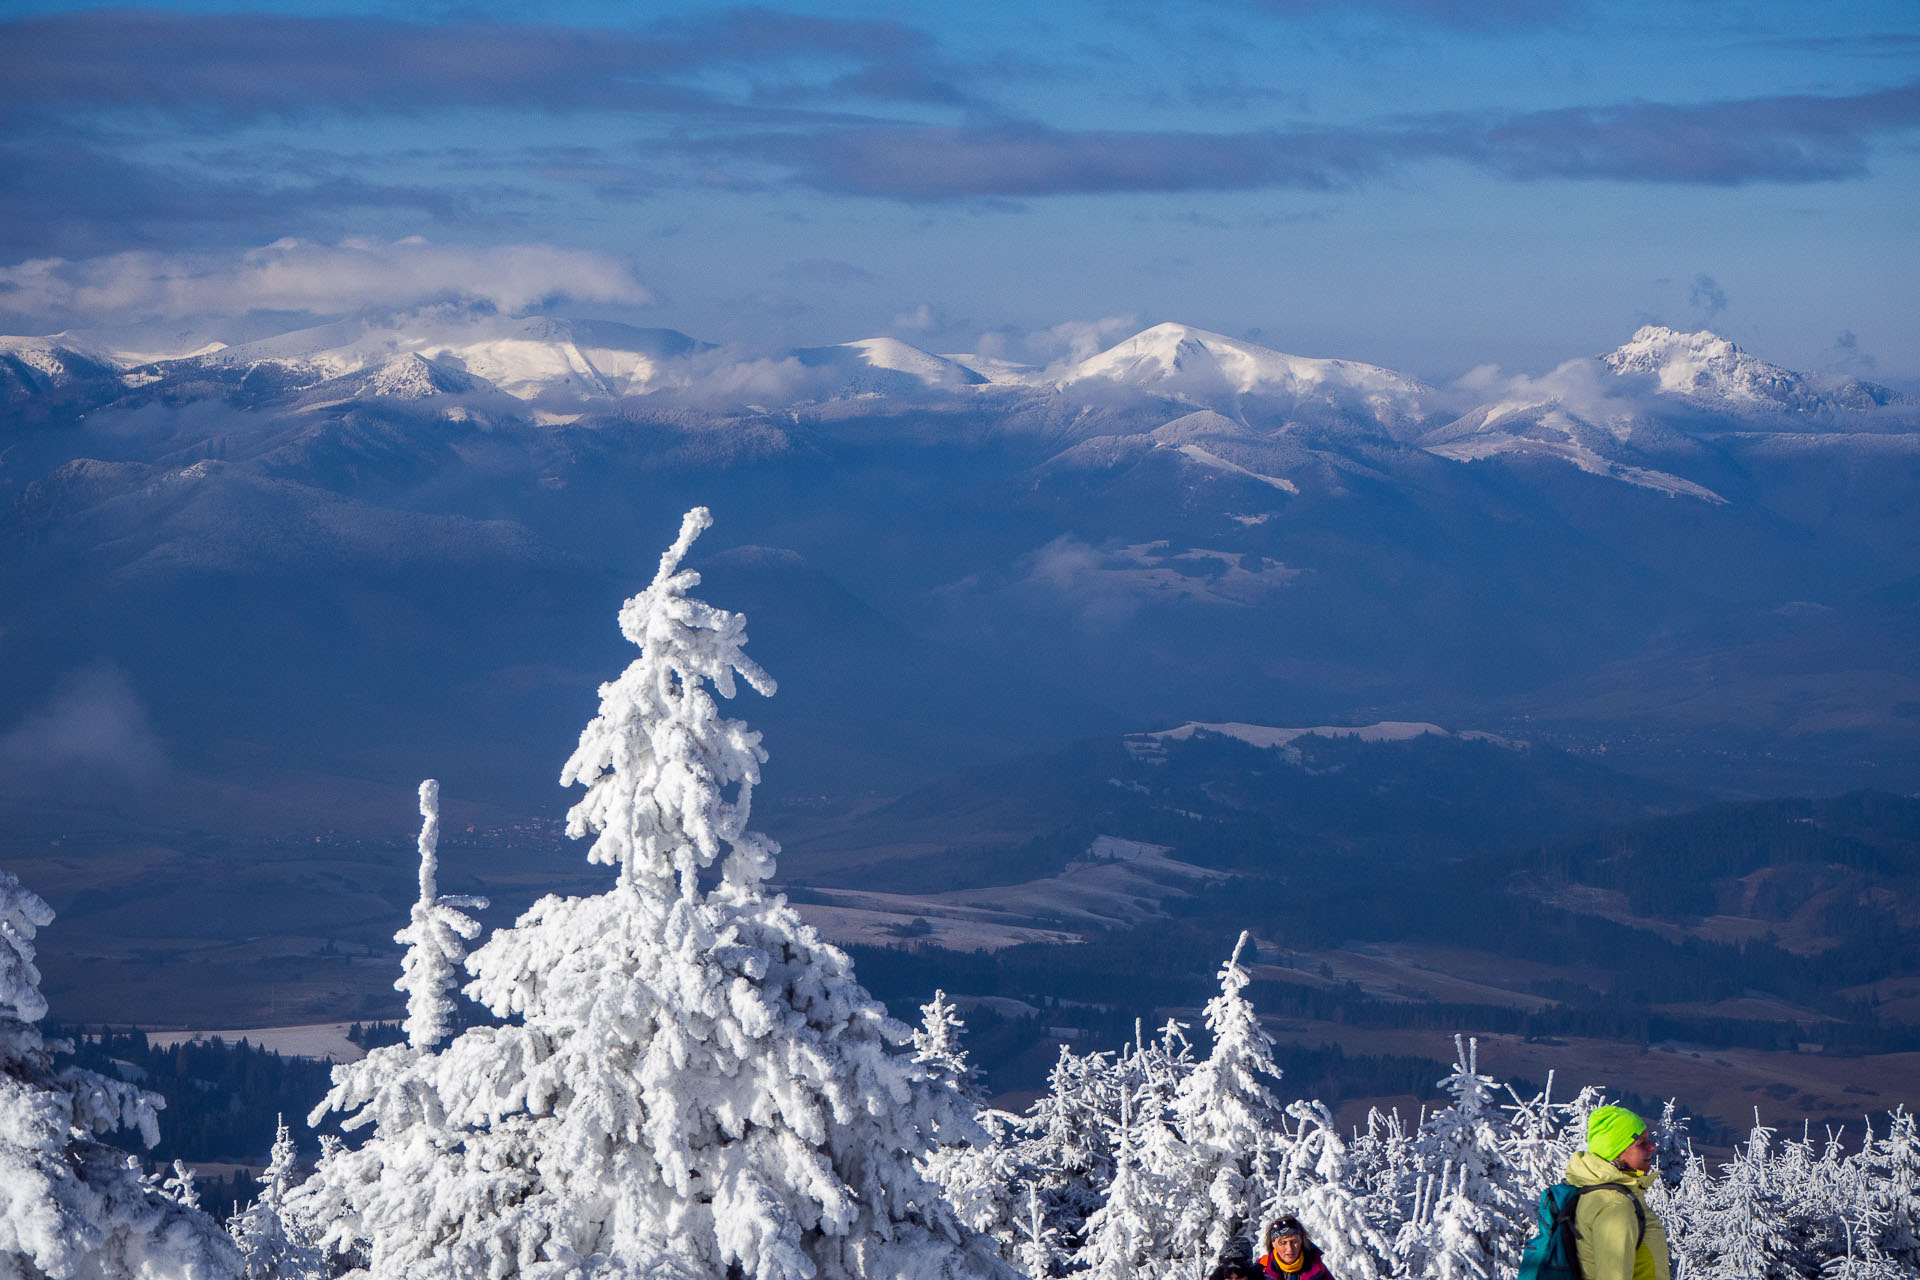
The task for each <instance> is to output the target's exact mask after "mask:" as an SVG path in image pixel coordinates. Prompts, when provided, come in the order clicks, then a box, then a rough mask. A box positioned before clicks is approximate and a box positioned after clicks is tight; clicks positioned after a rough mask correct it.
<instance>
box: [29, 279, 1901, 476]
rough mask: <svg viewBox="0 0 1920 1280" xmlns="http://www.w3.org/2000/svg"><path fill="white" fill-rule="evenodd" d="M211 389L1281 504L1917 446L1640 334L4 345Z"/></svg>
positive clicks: (36, 393)
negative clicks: (1064, 342)
mask: <svg viewBox="0 0 1920 1280" xmlns="http://www.w3.org/2000/svg"><path fill="white" fill-rule="evenodd" d="M970 362H971V363H970ZM214 395H217V396H219V397H222V398H224V399H226V400H227V401H228V402H229V403H234V402H238V403H245V404H248V405H252V406H255V407H264V406H268V405H272V404H275V403H286V404H293V405H297V406H299V407H301V408H304V409H307V410H310V411H318V410H328V409H337V408H338V407H339V406H342V405H347V404H352V403H354V402H358V401H386V402H389V403H392V402H428V401H431V402H437V403H438V404H439V405H440V406H441V409H440V411H441V412H444V413H447V414H451V415H453V416H456V417H465V416H468V415H470V414H473V413H476V412H477V413H479V414H481V415H482V416H483V417H485V418H487V419H489V420H499V419H503V418H505V419H511V418H516V417H517V418H525V419H527V420H528V421H531V422H534V423H538V424H543V425H550V424H553V423H559V422H570V421H574V420H576V419H578V418H580V417H581V416H582V415H587V416H592V415H594V414H595V413H606V412H610V411H615V412H618V411H625V410H626V409H628V408H629V407H632V406H635V405H638V406H640V407H641V408H643V409H644V408H645V407H646V406H649V405H658V406H660V407H666V406H674V407H676V408H682V409H684V408H693V409H696V410H700V411H704V412H720V413H723V414H729V415H735V414H738V412H739V411H740V410H741V409H743V408H747V409H750V410H755V411H767V410H773V409H782V408H793V409H800V410H804V409H806V408H807V407H808V406H838V408H837V409H836V410H835V412H837V413H842V414H844V413H846V412H849V411H853V412H860V411H866V412H876V411H877V412H885V411H886V408H887V406H888V405H889V404H891V403H893V402H899V401H914V402H920V403H925V402H928V401H935V402H942V403H944V404H946V405H948V406H949V407H955V406H957V407H962V408H964V407H966V406H969V405H974V404H979V405H990V406H993V411H994V412H996V413H999V414H1000V415H1002V416H1003V417H1004V418H1005V419H1006V420H1007V421H1009V422H1025V423H1027V424H1029V425H1030V426H1039V427H1041V428H1043V429H1044V430H1046V431H1049V432H1051V433H1052V434H1053V435H1055V436H1057V437H1063V438H1062V441H1061V442H1062V444H1063V446H1064V447H1065V448H1066V450H1067V452H1065V453H1063V454H1062V456H1061V458H1060V460H1059V464H1058V465H1059V466H1063V467H1068V468H1072V467H1086V466H1095V467H1106V468H1111V467H1114V466H1117V465H1125V464H1129V463H1132V462H1137V461H1139V460H1140V459H1141V458H1143V457H1145V456H1146V455H1147V454H1150V453H1152V452H1154V451H1166V452H1168V453H1169V454H1170V455H1172V456H1177V457H1179V458H1180V459H1182V460H1183V462H1184V465H1186V466H1188V467H1190V468H1195V469H1199V470H1203V471H1204V470H1209V469H1210V470H1212V471H1214V472H1217V473H1234V474H1240V475H1243V476H1246V477H1249V478H1252V479H1254V480H1257V481H1259V482H1261V483H1265V484H1267V485H1270V486H1272V487H1273V488H1276V489H1279V490H1281V491H1285V492H1292V493H1298V492H1300V485H1301V483H1302V475H1301V473H1302V472H1304V471H1308V470H1312V469H1314V468H1316V467H1317V468H1318V469H1319V471H1320V472H1321V473H1322V474H1323V476H1324V475H1329V474H1331V471H1330V470H1329V468H1331V469H1332V470H1340V469H1342V468H1343V467H1346V466H1347V465H1348V463H1349V462H1350V461H1351V459H1348V460H1347V461H1342V460H1341V459H1340V458H1338V457H1334V458H1332V459H1331V460H1330V459H1329V456H1328V450H1329V449H1331V450H1332V451H1333V453H1334V454H1336V455H1338V454H1342V453H1350V452H1351V449H1352V448H1353V447H1355V446H1364V445H1365V444H1366V443H1367V442H1368V441H1377V442H1379V443H1380V444H1382V445H1387V444H1391V445H1394V446H1401V447H1407V448H1414V449H1419V450H1423V451H1425V452H1427V453H1430V454H1432V455H1434V456H1436V457H1440V458H1445V459H1449V460H1452V461H1456V462H1477V461H1483V460H1487V459H1506V460H1509V461H1515V460H1523V459H1524V460H1528V461H1535V460H1538V461H1547V462H1552V463H1558V464H1565V465H1571V466H1572V467H1575V468H1577V469H1579V470H1581V471H1583V472H1586V473H1588V474H1590V475H1593V476H1598V477H1603V478H1606V479H1610V480H1613V481H1617V482H1622V483H1626V484H1631V485H1635V486H1639V487H1642V488H1647V489H1652V490H1655V491H1658V492H1661V493H1665V494H1669V495H1672V496H1675V497H1684V498H1689V499H1696V500H1700V501H1705V502H1709V503H1715V502H1721V501H1724V498H1723V495H1721V494H1720V493H1719V492H1717V491H1716V490H1715V488H1714V487H1713V484H1712V482H1711V480H1708V479H1703V478H1702V477H1701V476H1699V475H1690V474H1688V471H1689V468H1688V467H1687V466H1686V465H1685V462H1684V460H1685V459H1686V458H1688V457H1690V456H1693V455H1696V454H1697V452H1698V450H1697V447H1696V446H1697V442H1698V441H1700V440H1702V439H1710V438H1714V437H1720V436H1726V435H1729V434H1743V433H1744V434H1752V435H1760V434H1771V435H1779V436H1824V437H1847V436H1855V435H1879V436H1890V437H1902V436H1915V435H1920V404H1916V402H1915V401H1913V400H1912V399H1911V398H1910V397H1906V396H1903V395H1901V394H1899V393H1897V392H1894V391H1892V390H1889V389H1888V388H1885V387H1879V386H1875V385H1873V384H1870V383H1865V382H1861V381H1859V380H1857V379H1850V378H1837V377H1821V376H1817V375H1809V374H1801V373H1796V372H1793V371H1791V370H1788V369H1784V368H1782V367H1780V366H1778V365H1774V364H1769V363H1768V362H1766V361H1764V360H1760V359H1758V358H1756V357H1754V356H1752V355H1750V354H1748V353H1747V352H1745V351H1743V350H1741V349H1740V348H1739V347H1737V346H1735V345H1734V344H1733V343H1731V342H1728V341H1727V340H1726V339H1724V338H1721V337H1719V336H1718V335H1715V334H1712V333H1706V332H1700V333H1678V332H1675V331H1673V330H1671V329H1665V328H1660V327H1657V326H1647V327H1644V328H1642V329H1641V330H1639V331H1638V332H1637V333H1635V334H1634V335H1633V336H1632V337H1631V338H1630V339H1629V340H1628V341H1627V342H1626V343H1624V344H1622V345H1621V346H1620V347H1619V348H1617V349H1616V350H1614V351H1610V352H1607V353H1605V354H1603V355H1600V356H1597V357H1592V358H1583V359H1576V360H1572V361H1569V362H1567V363H1566V364H1564V365H1562V366H1561V367H1560V368H1558V369H1556V370H1554V371H1553V372H1552V373H1550V374H1547V375H1545V376H1542V377H1537V378H1530V377H1524V376H1522V377H1512V378H1501V377H1499V376H1497V375H1486V374H1484V373H1482V374H1476V375H1475V376H1473V377H1470V378H1469V379H1466V380H1463V381H1462V382H1461V383H1459V384H1456V385H1454V386H1451V387H1445V388H1439V387H1433V386H1429V385H1427V384H1424V383H1422V382H1421V381H1419V380H1418V379H1415V378H1411V377H1408V376H1406V375H1404V374H1400V373H1396V372H1394V371H1393V370H1390V369H1384V368H1380V367H1378V366H1375V365H1369V364H1363V363H1359V362H1356V361H1350V360H1336V359H1319V358H1308V357H1304V356H1297V355H1290V354H1287V353H1284V352H1280V351H1274V350H1271V349H1269V348H1266V347H1262V346H1259V345H1257V344H1254V343H1251V342H1247V341H1243V340H1240V339H1235V338H1229V337H1226V336H1224V335H1221V334H1217V333H1210V332H1208V331H1206V330H1204V329H1198V328H1194V327H1191V326H1188V325H1181V324H1172V323H1165V324H1156V325H1153V326H1152V327H1150V328H1147V329H1145V330H1143V331H1141V332H1140V333H1137V334H1135V335H1133V336H1132V337H1129V338H1127V339H1125V340H1123V341H1121V342H1119V343H1116V344H1115V345H1114V346H1112V347H1109V348H1108V349H1106V350H1104V351H1101V352H1099V353H1097V354H1095V355H1093V356H1091V357H1089V358H1087V359H1084V360H1081V361H1079V362H1077V363H1074V364H1071V365H1067V366H1064V367H1056V368H1051V369H1043V368H1038V367H1030V366H1021V365H1017V364H1013V363H1010V362H1008V361H1005V360H999V359H995V360H988V359H985V358H982V357H978V356H968V355H939V354H936V353H933V352H930V351H925V350H922V349H920V348H918V347H914V346H912V345H910V344H908V343H906V342H903V341H901V340H899V339H897V338H891V337H875V338H864V339H859V340H855V341H852V342H846V343H841V344H838V345H834V346H823V347H805V348H797V349H793V350H790V351H786V352H774V353H763V354H744V353H740V352H735V351H730V350H725V349H722V348H719V347H716V346H714V345H713V344H710V343H704V342H700V341H698V340H696V339H694V338H692V337H689V336H688V335H686V334H683V333H680V332H677V331H675V330H670V329H642V328H634V327H631V326H627V325H620V324H613V323H608V322H604V321H587V320H568V319H561V318H556V317H550V316H533V317H514V316H503V315H499V314H495V313H492V312H485V311H476V310H473V309H470V308H459V307H450V306H449V307H434V308H426V309H421V310H417V311H412V312H406V313H399V314H381V315H363V316H356V317H349V318H345V319H341V320H338V321H335V322H332V323H328V324H323V325H319V326H316V327H313V328H307V329H300V330H295V331H291V332H287V333H282V334H279V335H276V336H274V337H270V338H264V339H259V340H255V341H250V342H245V343H239V344H236V345H232V346H222V345H220V344H218V343H214V344H210V345H207V346H204V347H202V348H200V349H198V350H195V351H192V352H190V353H187V354H183V355H180V356H175V357H171V358H155V357H153V356H152V355H151V354H150V353H114V352H109V351H106V350H104V349H102V348H101V347H100V346H99V345H98V344H89V343H87V342H84V341H79V340H69V339H67V338H65V337H63V336H62V335H53V336H51V337H25V338H0V398H4V400H5V402H6V403H8V404H9V405H11V406H13V407H14V408H16V409H20V410H23V411H27V412H32V411H33V410H34V409H36V408H39V409H43V410H44V409H45V408H46V407H47V405H48V404H49V403H51V404H55V405H58V406H60V407H79V408H97V407H100V406H103V405H106V404H111V403H115V402H125V401H127V400H139V399H140V398H142V397H146V398H151V397H154V396H164V397H165V398H167V399H168V400H170V401H174V402H178V401H180V400H183V399H193V398H196V397H205V396H214ZM862 402H864V410H863V405H862ZM1341 441H1345V443H1344V444H1342V443H1341ZM1881 447H1883V448H1884V447H1886V442H1882V446H1881Z"/></svg>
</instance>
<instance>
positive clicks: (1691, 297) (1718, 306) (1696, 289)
mask: <svg viewBox="0 0 1920 1280" xmlns="http://www.w3.org/2000/svg"><path fill="white" fill-rule="evenodd" d="M1687 301H1688V302H1690V303H1692V304H1693V305H1694V306H1695V307H1697V308H1698V309H1699V310H1700V311H1701V312H1702V315H1703V318H1702V319H1701V323H1702V324H1712V323H1713V318H1714V317H1715V316H1717V315H1719V314H1720V313H1721V312H1722V311H1725V310H1726V309H1727V294H1726V290H1724V289H1722V288H1721V287H1720V284H1719V282H1718V281H1716V280H1715V279H1714V278H1713V277H1712V276H1710V275H1708V274H1707V273H1706V272H1704V271H1702V272H1701V273H1700V274H1699V275H1696V276H1695V277H1694V278H1693V287H1692V288H1691V289H1689V290H1688V291H1687Z"/></svg>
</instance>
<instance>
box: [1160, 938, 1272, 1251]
mask: <svg viewBox="0 0 1920 1280" xmlns="http://www.w3.org/2000/svg"><path fill="white" fill-rule="evenodd" d="M1248 941H1249V935H1248V934H1247V933H1245V932H1243V933H1241V935H1240V940H1239V942H1238V943H1236V944H1235V945H1234V948H1233V955H1232V956H1230V957H1229V958H1228V959H1227V962H1226V963H1225V964H1224V965H1222V966H1221V968H1220V994H1219V995H1217V996H1215V997H1214V998H1213V999H1212V1000H1210V1001H1208V1002H1207V1007H1206V1011H1205V1016H1206V1024H1207V1030H1208V1031H1209V1032H1211V1033H1212V1035H1213V1050H1212V1052H1210V1053H1209V1054H1208V1055H1207V1057H1206V1060H1205V1061H1203V1062H1201V1063H1199V1064H1198V1065H1196V1066H1195V1067H1194V1068H1193V1070H1192V1071H1191V1072H1188V1073H1187V1074H1186V1075H1185V1077H1184V1078H1183V1079H1182V1080H1181V1081H1180V1083H1179V1085H1178V1087H1177V1089H1176V1091H1175V1096H1174V1101H1173V1115H1174V1124H1175V1126H1176V1128H1178V1130H1179V1132H1180V1135H1181V1137H1182V1138H1184V1139H1185V1140H1186V1144H1187V1148H1188V1151H1189V1153H1190V1156H1191V1160H1192V1167H1191V1175H1190V1176H1191V1177H1192V1179H1193V1181H1194V1183H1195V1188H1194V1189H1195V1192H1196V1194H1195V1196H1194V1198H1195V1199H1196V1200H1197V1201H1198V1202H1199V1203H1200V1204H1202V1205H1204V1206H1205V1209H1206V1214H1205V1224H1206V1225H1205V1234H1204V1239H1203V1240H1202V1242H1201V1243H1202V1246H1203V1249H1204V1252H1205V1254H1206V1256H1207V1257H1209V1258H1211V1257H1217V1256H1218V1255H1219V1253H1220V1251H1221V1249H1222V1248H1224V1247H1225V1245H1226V1243H1227V1241H1229V1240H1232V1239H1234V1238H1236V1237H1238V1236H1242V1235H1248V1236H1250V1235H1251V1234H1252V1228H1253V1227H1254V1226H1256V1225H1257V1221H1256V1220H1257V1219H1258V1218H1259V1216H1260V1212H1261V1207H1262V1205H1263V1203H1264V1202H1265V1200H1266V1199H1267V1198H1268V1196H1269V1194H1270V1192H1271V1188H1269V1187H1266V1186H1262V1185H1261V1184H1260V1182H1259V1181H1258V1180H1257V1179H1256V1178H1255V1176H1254V1174H1255V1165H1256V1162H1257V1161H1258V1160H1259V1157H1260V1153H1261V1151H1262V1150H1263V1148H1267V1147H1269V1146H1271V1145H1272V1144H1275V1143H1276V1142H1277V1141H1279V1140H1280V1139H1282V1138H1283V1137H1284V1129H1285V1126H1284V1125H1283V1124H1282V1123H1281V1120H1282V1115H1283V1112H1282V1111H1281V1109H1280V1104H1279V1102H1278V1100H1277V1099H1276V1098H1275V1097H1274V1093H1273V1090H1272V1088H1271V1086H1272V1085H1275V1084H1278V1083H1279V1081H1280V1068H1279V1067H1278V1066H1276V1065H1275V1064H1274V1060H1273V1040H1272V1039H1271V1038H1270V1037H1269V1036H1268V1035H1267V1033H1266V1032H1265V1031H1263V1030H1262V1029H1261V1027H1260V1019H1259V1017H1258V1016H1257V1015H1256V1014H1255V1013H1254V1011H1253V1004H1252V1002H1250V1001H1249V1000H1248V999H1247V997H1246V988H1247V984H1248V983H1249V982H1251V981H1252V977H1251V975H1250V974H1248V972H1247V970H1246V968H1245V967H1244V966H1243V965H1242V964H1241V963H1240V957H1241V955H1242V953H1243V952H1244V951H1245V950H1246V948H1247V944H1248ZM1184 1243H1191V1242H1183V1244H1184Z"/></svg>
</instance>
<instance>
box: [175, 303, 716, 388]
mask: <svg viewBox="0 0 1920 1280" xmlns="http://www.w3.org/2000/svg"><path fill="white" fill-rule="evenodd" d="M699 347H700V344H698V343H696V342H695V341H694V340H693V339H692V338H689V337H687V336H686V335H685V334H683V333H679V332H676V331H674V330H671V329H640V328H634V327H632V326H629V325H622V324H611V323H607V322H604V321H588V320H567V319H561V318H558V317H554V316H502V315H495V314H491V313H479V312H475V311H473V310H471V309H466V308H458V307H432V308H425V309H422V310H418V311H413V312H406V313H402V314H398V315H382V316H355V317H351V318H348V319H345V320H338V321H334V322H332V323H330V324H323V325H317V326H314V327H312V328H308V329H298V330H295V331H293V332H291V333H283V334H278V335H276V336H274V337H271V338H263V339H260V340H258V341H255V342H243V343H238V344H236V345H234V346H230V347H224V348H222V349H220V350H218V351H212V352H208V353H205V354H203V355H199V356H194V357H190V358H187V359H182V360H176V361H168V362H165V363H163V364H161V365H158V366H156V368H155V372H156V373H159V374H162V375H165V374H168V373H172V372H176V371H183V370H187V369H193V368H200V369H216V368H241V369H250V368H254V367H257V366H261V365H270V366H278V367H280V368H282V369H284V370H286V371H288V372H289V373H291V374H297V375H301V376H304V377H305V378H307V379H310V380H311V381H313V382H321V381H331V380H333V379H337V378H344V377H347V376H349V375H352V374H359V373H364V372H368V371H370V370H379V369H382V368H385V367H389V366H391V367H393V368H394V370H395V371H396V373H395V376H400V374H402V373H405V374H407V375H409V376H414V377H418V376H422V375H420V374H419V373H418V371H417V370H414V369H413V368H412V367H411V366H408V365H406V364H405V363H404V361H405V358H406V357H410V356H417V357H419V358H420V359H421V360H422V361H427V362H431V364H432V365H433V367H434V368H435V369H437V370H440V371H442V372H444V373H447V374H449V375H451V374H457V373H465V374H469V375H472V376H473V377H475V378H479V379H483V380H485V381H486V382H488V383H491V384H492V385H493V386H495V387H498V388H499V389H500V390H502V391H505V392H506V393H507V394H509V395H512V396H516V397H518V398H520V399H522V400H532V399H536V398H539V397H541V396H545V395H550V394H560V395H571V396H591V397H602V396H617V395H624V394H631V393H634V392H639V391H645V390H648V389H650V388H651V387H652V386H653V385H654V384H655V383H656V382H658V381H659V380H660V379H661V377H662V376H663V374H664V373H665V372H666V369H667V367H668V366H669V365H670V364H671V362H673V361H675V360H677V359H679V358H681V357H683V356H686V355H688V354H690V353H691V352H693V351H695V350H697V349H698V348H699ZM396 362H398V363H396ZM439 389H441V390H448V389H451V388H449V387H445V386H443V387H441V388H439ZM376 393H378V394H391V392H378V391H377V392H376Z"/></svg>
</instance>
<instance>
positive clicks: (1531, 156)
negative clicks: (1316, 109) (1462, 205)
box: [1403, 83, 1920, 186]
mask: <svg viewBox="0 0 1920 1280" xmlns="http://www.w3.org/2000/svg"><path fill="white" fill-rule="evenodd" d="M1917 126H1920V83H1915V84H1907V85H1901V86H1899V87H1897V88H1893V89H1886V90H1881V91H1878V92H1874V93H1863V94H1853V95H1848V96H1841V97H1820V96H1816V95H1813V94H1788V95H1783V96H1777V97H1765V98H1742V99H1731V100H1727V101H1720V102H1703V103H1686V104H1676V103H1661V102H1647V103H1632V104H1628V105H1625V106H1611V107H1569V108H1564V109H1560V110H1554V111H1538V112H1531V113H1528V114H1524V115H1518V116H1514V117H1511V118H1509V119H1505V120H1498V121H1494V122H1492V123H1488V122H1486V121H1483V120H1478V119H1457V120H1455V121H1453V122H1451V123H1450V124H1444V125H1442V126H1440V127H1436V128H1433V129H1431V130H1424V131H1423V130H1422V129H1420V128H1418V127H1416V128H1412V129H1409V130H1408V132H1407V134H1406V137H1405V139H1404V141H1403V145H1404V146H1405V147H1406V148H1407V152H1408V154H1419V153H1420V152H1422V151H1425V152H1427V153H1428V154H1432V155H1435V156H1452V157H1454V158H1456V159H1461V160H1465V161H1467V162H1468V163H1471V164H1476V165H1479V166H1481V167H1483V168H1487V169H1490V170H1493V171H1494V172H1497V173H1500V174H1503V175H1505V176H1507V177H1510V178H1517V179H1520V180H1522V181H1534V180H1540V179H1549V178H1575V179H1596V178H1598V179H1613V180H1617V181H1622V182H1654V183H1681V184H1693V185H1708V186H1739V185H1742V184H1745V183H1750V182H1790V183H1791V182H1828V181H1834V180H1838V179H1843V178H1858V177H1864V176H1865V175H1866V174H1867V172H1868V166H1867V159H1868V154H1869V151H1870V148H1871V145H1872V143H1873V142H1874V141H1875V140H1876V139H1878V138H1879V137H1881V136H1883V135H1888V134H1897V133H1906V132H1911V131H1912V130H1913V129H1914V128H1916V127H1917Z"/></svg>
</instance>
